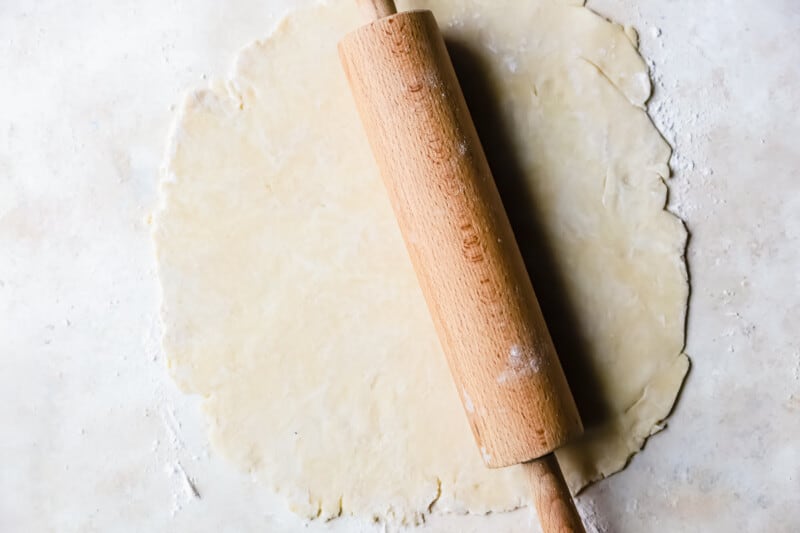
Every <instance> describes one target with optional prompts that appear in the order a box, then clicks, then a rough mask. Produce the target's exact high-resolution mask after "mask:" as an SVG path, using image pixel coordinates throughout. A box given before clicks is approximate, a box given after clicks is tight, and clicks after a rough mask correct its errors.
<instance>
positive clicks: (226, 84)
mask: <svg viewBox="0 0 800 533" xmlns="http://www.w3.org/2000/svg"><path fill="white" fill-rule="evenodd" d="M286 23H287V19H286V18H284V19H283V20H282V22H281V23H280V24H279V25H278V27H277V28H276V29H275V30H273V32H272V34H271V36H270V37H269V38H268V39H267V40H265V41H259V42H257V43H256V44H255V45H256V46H258V45H262V44H263V43H265V42H268V41H269V40H270V39H273V38H275V37H277V36H278V35H279V33H280V31H281V30H282V29H284V26H285V24H286ZM252 46H254V45H249V46H247V47H245V48H243V49H242V50H241V51H240V52H239V53H238V54H237V56H236V57H237V60H236V62H235V64H234V69H233V70H234V72H233V73H232V75H231V78H230V80H228V81H217V82H213V83H211V84H209V86H208V88H206V89H198V90H196V91H194V92H191V93H189V94H188V95H187V96H186V97H185V98H184V101H183V104H182V105H181V109H180V112H179V113H178V115H177V117H176V119H175V122H174V124H173V131H172V133H171V134H170V137H169V138H170V144H169V147H168V154H167V155H166V156H165V160H168V161H171V159H172V155H171V153H173V152H174V150H175V147H176V145H177V144H178V143H179V142H180V136H181V135H183V134H185V131H184V129H183V128H182V127H180V126H181V124H182V122H183V120H184V119H185V117H186V115H187V114H189V113H190V112H191V110H192V109H193V107H194V106H209V105H210V106H213V107H216V109H217V110H218V111H219V112H221V113H223V114H224V113H234V112H235V111H236V110H237V109H238V108H239V106H240V105H241V102H242V94H241V93H240V92H239V89H238V84H237V76H238V73H237V72H236V71H237V70H238V68H239V67H238V63H239V60H240V59H241V58H242V56H243V55H244V54H245V53H246V51H247V50H248V49H250V48H251V47H252ZM598 70H602V69H599V68H598ZM612 84H613V83H612ZM618 90H619V89H618ZM620 92H623V94H625V92H624V91H620ZM635 100H636V99H635V98H634V99H633V101H631V103H632V104H633V105H636V102H635ZM637 107H638V106H637ZM174 181H175V176H174V174H173V173H172V167H171V165H167V166H166V167H164V168H163V169H162V177H161V191H162V193H161V194H160V200H161V203H162V206H163V204H165V203H167V202H168V199H169V195H170V194H177V193H178V192H179V190H178V189H177V188H175V187H172V186H171V184H172V183H173V182H174ZM161 211H162V208H161V207H160V208H159V214H160V213H161ZM670 215H672V214H671V213H670ZM157 216H158V214H157ZM672 216H673V217H674V215H672ZM674 218H677V217H674ZM157 225H158V224H156V226H154V227H157ZM684 245H685V243H684ZM156 249H157V254H160V244H159V242H158V239H156ZM162 266H163V265H162V263H161V261H159V269H160V270H159V276H161V274H162V272H161V269H162ZM165 315H166V308H165V307H164V305H163V298H162V321H164V322H167V321H168V320H167V317H166V316H165ZM166 335H167V332H166V331H165V336H166ZM688 365H689V362H688V358H687V357H686V355H685V354H679V355H678V356H677V357H676V359H675V361H674V362H673V364H672V365H670V366H668V367H667V368H663V369H661V370H659V372H658V373H657V374H656V375H655V376H654V377H653V378H652V379H651V381H650V382H649V383H648V385H647V386H646V387H645V389H644V391H643V392H642V395H641V397H640V398H639V399H638V400H637V401H636V402H635V403H634V404H633V405H632V406H631V407H630V408H629V409H628V410H627V411H626V412H625V413H624V414H623V415H622V416H620V417H618V418H617V421H616V424H615V425H614V426H613V427H614V428H631V429H629V430H626V431H630V433H629V435H628V438H625V439H620V438H619V436H618V435H614V433H615V431H612V429H611V428H608V429H607V433H608V436H606V437H605V438H608V440H602V439H604V436H603V434H602V433H603V432H598V433H597V434H593V438H597V439H600V440H598V442H597V444H596V445H593V446H590V447H589V449H590V450H594V449H596V448H598V447H601V448H605V451H607V450H608V449H609V448H608V446H609V444H608V443H609V442H614V443H615V444H614V445H615V446H616V447H617V448H619V450H618V453H615V454H608V453H603V454H599V455H602V456H603V458H604V460H602V461H600V462H598V463H597V464H596V465H595V466H596V468H594V469H593V471H592V474H591V479H584V478H583V477H576V476H571V477H569V479H568V481H569V483H570V486H571V487H572V488H573V490H578V489H576V488H575V487H577V486H578V485H580V486H583V485H585V484H586V483H589V482H591V481H594V480H596V479H601V478H603V477H605V476H607V475H609V474H611V473H614V472H616V471H618V470H620V469H621V468H623V467H624V466H625V464H626V462H627V461H628V459H629V458H630V456H631V455H633V454H634V453H635V452H637V451H638V450H639V449H640V448H641V446H642V444H643V443H644V441H645V440H646V438H647V437H648V436H649V435H652V434H653V433H656V432H658V431H660V430H661V429H662V428H663V426H659V425H658V424H659V422H660V421H662V420H663V419H664V418H665V417H666V416H667V415H668V414H669V411H670V410H671V408H672V405H673V403H674V401H675V399H676V397H677V395H678V394H679V391H680V388H681V386H680V384H681V383H682V381H683V379H684V377H685V375H686V372H687V371H688ZM169 366H170V370H171V373H172V375H173V377H174V379H175V380H176V382H177V383H178V384H179V385H180V387H181V389H182V390H184V391H185V392H190V393H200V394H203V395H204V396H205V397H206V400H207V402H206V403H205V404H204V408H205V410H206V412H207V413H208V414H209V415H212V414H213V413H212V411H211V410H210V409H209V408H208V405H209V404H208V399H209V395H208V393H207V387H204V386H202V385H198V384H195V383H192V381H191V378H190V377H189V376H187V375H186V372H184V371H185V370H186V369H185V368H184V369H181V368H180V366H181V362H180V358H169ZM671 387H672V388H673V389H672V390H674V393H670V388H671ZM637 417H641V418H637ZM651 427H652V430H651ZM598 435H599V436H598ZM215 440H216V439H215ZM558 453H559V455H560V456H562V457H565V458H567V460H574V459H575V454H574V453H573V450H572V447H567V448H565V449H564V450H560V451H559V452H558ZM578 462H581V461H578ZM437 497H438V496H437ZM437 497H434V498H432V500H431V501H434V502H435V501H436V498H437ZM309 503H310V504H311V503H313V502H309ZM327 503H331V502H326V505H325V508H324V509H323V508H322V507H320V508H319V512H320V513H321V514H322V516H325V517H332V516H337V515H338V514H340V513H341V507H339V508H338V509H334V507H335V505H334V506H333V507H331V506H330V505H327ZM511 508H513V507H511ZM315 509H316V508H315ZM297 511H298V512H300V513H301V514H307V515H308V516H309V517H311V516H313V515H314V514H315V512H306V511H307V510H305V509H302V510H301V509H297ZM465 511H468V510H465ZM317 516H320V515H319V514H317ZM413 521H417V519H414V520H413Z"/></svg>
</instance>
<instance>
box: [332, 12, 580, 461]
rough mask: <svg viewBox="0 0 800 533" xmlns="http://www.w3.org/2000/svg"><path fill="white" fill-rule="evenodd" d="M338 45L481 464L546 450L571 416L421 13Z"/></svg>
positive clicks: (433, 28) (385, 22)
mask: <svg viewBox="0 0 800 533" xmlns="http://www.w3.org/2000/svg"><path fill="white" fill-rule="evenodd" d="M339 53H340V57H341V59H342V63H343V65H344V68H345V72H346V74H347V77H348V79H349V82H350V85H351V89H352V91H353V94H354V97H355V101H356V105H357V108H358V110H359V113H360V115H361V118H362V121H363V123H364V126H365V128H366V131H367V135H368V138H369V140H370V143H371V146H372V149H373V152H374V154H375V157H376V160H377V162H378V166H379V168H380V171H381V175H382V177H383V180H384V182H385V184H386V188H387V191H388V194H389V197H390V200H391V202H392V206H393V208H394V211H395V214H396V216H397V220H398V222H399V225H400V229H401V231H402V233H403V237H404V239H405V243H406V246H407V248H408V251H409V255H410V256H411V260H412V262H413V265H414V268H415V270H416V273H417V276H418V278H419V282H420V285H421V287H422V290H423V292H424V295H425V299H426V301H427V304H428V307H429V309H430V312H431V315H432V317H433V321H434V323H435V326H436V329H437V332H438V335H439V339H440V341H441V343H442V346H443V348H444V352H445V354H446V355H447V359H448V363H449V365H450V370H451V372H452V374H453V378H454V380H455V383H456V386H457V389H458V394H459V396H460V397H461V401H462V404H463V405H464V408H465V411H466V413H467V417H468V418H469V422H470V425H471V427H472V431H473V434H474V436H475V440H476V441H477V444H478V447H479V449H480V451H481V453H482V455H483V458H484V461H485V462H486V463H487V465H489V466H491V467H501V466H507V465H512V464H517V463H521V462H525V461H529V460H531V459H534V458H537V457H541V456H542V455H545V454H547V453H550V452H552V451H553V450H554V449H556V448H557V447H559V446H561V445H562V444H564V443H566V442H567V441H568V440H570V439H571V438H573V437H575V436H576V435H578V434H580V433H581V431H582V426H581V422H580V418H579V416H578V411H577V409H576V407H575V403H574V400H573V398H572V395H571V393H570V391H569V387H568V385H567V382H566V379H565V377H564V373H563V371H562V369H561V365H560V363H559V361H558V357H557V355H556V353H555V349H554V347H553V343H552V341H551V339H550V335H549V334H548V331H547V327H546V325H545V323H544V319H543V318H542V314H541V311H540V309H539V305H538V303H537V301H536V296H535V294H534V291H533V287H532V286H531V282H530V279H529V278H528V274H527V271H526V269H525V266H524V263H523V261H522V257H521V255H520V252H519V249H518V247H517V244H516V241H515V239H514V235H513V233H512V230H511V226H510V224H509V221H508V218H507V216H506V213H505V210H504V209H503V205H502V202H501V200H500V197H499V194H498V192H497V188H496V186H495V183H494V179H493V178H492V176H491V173H490V170H489V166H488V164H487V161H486V157H485V155H484V153H483V150H482V148H481V146H480V142H479V140H478V136H477V133H476V131H475V127H474V125H473V123H472V119H471V118H470V115H469V111H468V109H467V106H466V103H465V101H464V97H463V95H462V93H461V89H460V87H459V84H458V80H457V79H456V75H455V72H454V70H453V66H452V64H451V62H450V58H449V56H448V53H447V49H446V47H445V43H444V40H443V38H442V36H441V34H440V33H439V30H438V27H437V24H436V21H435V19H434V17H433V15H432V14H431V13H430V12H429V11H412V12H403V13H400V14H397V15H392V16H389V17H386V18H381V19H380V20H377V21H375V22H373V23H372V24H370V25H368V26H365V27H363V28H360V29H359V30H356V31H355V32H353V33H351V34H349V35H348V36H346V37H345V38H344V39H343V40H342V42H341V43H340V45H339ZM398 319H399V320H402V317H398Z"/></svg>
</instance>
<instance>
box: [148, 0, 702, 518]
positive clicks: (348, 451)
mask: <svg viewBox="0 0 800 533" xmlns="http://www.w3.org/2000/svg"><path fill="white" fill-rule="evenodd" d="M400 7H401V8H410V7H423V8H432V9H433V10H434V12H435V14H436V16H437V18H438V20H439V23H440V25H441V27H442V29H443V31H444V33H445V36H446V38H447V39H448V41H449V43H450V45H451V49H452V51H453V56H454V58H455V59H454V61H455V63H456V66H457V70H458V71H459V75H460V77H461V79H462V83H463V85H464V89H465V93H466V94H467V99H468V102H469V104H470V106H471V107H472V108H473V109H472V111H473V114H474V115H475V118H476V122H477V124H478V127H479V132H480V133H481V136H482V137H483V139H484V143H485V147H486V150H487V152H488V155H489V158H490V163H491V165H492V167H493V170H494V173H495V178H496V180H497V182H498V185H499V188H500V189H501V193H504V200H505V201H506V206H507V208H508V210H509V213H510V216H511V219H512V223H513V224H514V225H515V231H517V237H518V241H519V243H520V247H521V249H522V250H523V254H524V255H525V256H526V260H527V261H528V264H529V270H530V271H531V276H532V279H533V284H534V287H535V288H536V291H537V293H538V294H539V299H540V302H541V304H542V307H543V309H544V312H545V317H546V319H547V320H548V324H549V325H550V328H551V331H552V332H553V336H554V339H555V341H556V347H557V349H558V350H559V353H560V357H561V359H562V362H563V365H564V367H565V369H566V371H567V374H568V378H569V380H570V384H571V387H572V389H573V392H574V393H575V396H576V397H577V400H578V404H579V407H580V409H581V412H582V415H583V418H584V423H585V425H586V426H587V431H586V434H585V436H584V437H583V438H582V439H581V440H579V441H578V442H575V443H573V444H571V445H569V446H568V447H566V448H564V449H562V450H559V452H558V457H559V461H560V462H561V464H562V466H563V470H564V472H565V474H566V477H567V480H568V483H569V485H570V487H571V488H572V490H573V491H577V490H579V489H580V488H581V487H583V486H585V485H586V484H587V483H589V482H591V481H593V480H596V479H599V478H602V477H604V476H607V475H610V474H612V473H614V472H616V471H618V470H620V469H621V468H623V467H624V465H625V463H626V462H627V460H628V458H629V457H630V456H631V455H632V454H633V453H635V452H636V451H638V450H639V449H640V448H641V446H642V444H643V443H644V440H645V439H646V438H647V437H648V436H649V435H651V434H652V433H654V432H656V431H658V430H660V429H661V428H662V427H663V426H662V424H661V422H662V421H663V419H664V418H665V417H666V416H667V415H668V414H669V411H670V409H671V408H672V405H673V403H674V401H675V398H676V395H677V394H678V391H679V389H680V386H681V383H682V381H683V378H684V376H685V374H686V372H687V370H688V365H689V363H688V358H687V357H686V355H684V354H683V353H682V349H683V343H684V319H685V312H686V304H687V297H688V281H687V274H686V268H685V262H684V258H683V253H684V248H685V243H686V231H685V229H684V227H683V224H682V222H681V221H680V220H679V219H677V218H676V217H675V216H673V215H672V214H670V213H668V212H667V211H665V210H664V205H665V200H666V194H667V189H666V186H665V184H664V181H663V180H664V178H666V177H667V176H668V174H669V169H668V166H667V162H668V160H669V157H670V148H669V146H668V145H667V143H666V142H665V141H664V140H663V139H662V138H661V136H660V135H659V133H658V131H657V130H656V129H655V127H654V126H653V125H652V123H651V122H650V120H649V118H648V116H647V114H646V112H645V110H644V105H645V102H646V100H647V99H648V97H649V95H650V81H649V78H648V73H647V67H646V65H645V63H644V62H643V60H642V58H641V57H640V56H639V54H638V52H637V49H636V43H635V32H633V31H631V30H627V31H626V30H625V29H624V28H622V27H621V26H618V25H616V24H613V23H610V22H608V21H606V20H604V19H602V18H601V17H599V16H597V15H595V14H594V13H592V12H591V11H589V10H588V9H586V8H584V7H583V6H582V2H581V1H564V0H561V1H559V0H528V1H526V2H517V1H514V0H502V1H497V0H493V1H491V2H489V1H488V0H486V1H477V0H460V1H456V0H441V1H437V2H435V3H430V5H429V3H428V2H421V1H418V2H413V3H406V4H405V5H403V4H402V3H401V6H400ZM361 22H362V21H361V19H360V16H359V13H358V11H357V8H356V7H355V2H352V0H341V1H336V2H330V3H328V4H323V5H319V6H315V7H312V8H308V9H305V10H301V11H297V12H294V13H293V14H291V15H290V16H289V17H288V18H286V19H285V20H284V21H283V22H282V23H281V24H280V25H279V26H278V28H277V29H276V30H275V32H274V33H273V34H272V35H271V36H270V37H269V38H268V39H266V40H265V41H261V42H256V43H254V44H252V45H250V46H248V47H246V48H245V49H244V50H242V51H241V52H240V53H239V55H238V58H237V60H236V64H235V67H234V69H233V73H232V75H231V77H230V79H229V80H227V81H216V82H213V83H211V84H210V86H209V87H208V88H205V89H202V90H198V91H194V92H192V93H191V94H189V95H188V97H187V98H186V100H185V102H184V103H183V105H182V108H181V110H180V114H179V117H178V119H177V122H176V125H175V128H174V131H173V133H172V135H171V138H170V142H169V149H168V154H167V158H166V164H165V167H164V172H163V175H162V182H161V183H162V204H161V206H160V208H159V210H158V213H157V215H156V219H155V239H156V243H157V254H158V264H159V276H160V279H161V284H162V287H163V307H162V312H163V322H164V328H165V335H164V348H165V350H166V353H167V355H168V360H169V366H170V370H171V372H172V375H173V376H174V378H175V380H176V381H177V382H178V383H179V384H180V386H181V388H182V389H183V390H185V391H186V392H189V393H195V394H201V395H202V396H203V397H204V398H205V400H204V408H205V411H206V413H207V414H208V419H209V424H210V427H211V434H212V440H213V442H214V445H215V447H216V448H217V449H218V450H220V452H221V453H222V454H224V455H225V456H227V457H228V458H230V459H232V460H233V461H234V462H235V463H236V464H238V465H240V466H241V467H242V468H244V469H247V470H250V471H253V472H255V473H257V474H258V475H259V476H260V477H261V478H262V479H263V481H264V482H265V483H266V484H268V485H269V486H271V487H273V488H274V490H276V491H278V492H280V493H281V494H283V495H284V496H285V498H286V499H287V500H288V502H289V503H290V505H291V507H292V508H293V509H294V510H295V511H296V512H298V513H300V514H302V515H304V516H307V517H322V518H331V517H335V516H337V515H339V514H341V513H343V512H344V513H348V514H356V515H363V516H368V517H370V516H371V517H375V518H378V519H388V520H399V521H406V522H415V521H419V520H420V519H421V517H422V516H423V515H424V514H425V513H427V512H429V511H430V510H431V509H433V508H434V507H435V509H436V510H437V511H456V512H474V513H485V512H488V511H502V510H507V509H512V508H515V507H518V506H520V505H523V504H525V503H526V502H527V501H528V499H529V495H528V487H527V482H526V480H525V478H524V476H523V474H522V471H521V469H520V468H518V467H511V468H506V469H499V470H489V469H487V468H486V467H484V465H483V462H482V460H481V457H480V453H479V451H478V450H477V448H476V446H475V444H474V441H473V438H472V435H471V433H470V430H469V428H468V425H467V422H466V419H465V416H464V414H463V412H462V407H461V404H460V402H459V398H458V397H457V394H458V393H457V391H456V389H455V387H454V385H453V383H452V382H451V378H450V375H449V373H448V370H447V366H446V363H445V358H444V356H443V354H442V353H441V349H440V347H439V343H438V341H437V339H436V335H435V332H434V328H433V325H432V323H431V319H430V318H429V316H428V312H427V309H426V306H425V303H424V301H423V298H422V294H421V292H420V289H419V287H418V286H417V281H416V279H415V276H414V273H413V271H412V268H411V264H410V262H409V259H408V256H407V254H406V251H405V248H404V246H403V242H402V240H401V237H400V234H399V231H398V228H397V225H396V223H395V220H394V218H393V215H392V212H391V210H390V206H389V203H388V200H387V198H386V194H385V192H384V189H383V185H382V183H381V181H380V179H379V176H378V173H377V170H376V166H375V163H374V161H373V159H372V155H371V153H370V149H369V146H368V144H367V142H366V139H365V136H364V133H363V130H362V127H361V124H360V122H359V120H358V117H357V115H356V111H355V108H354V104H353V101H352V98H351V96H350V93H349V91H348V88H347V85H346V82H345V79H344V76H343V73H342V69H341V67H340V64H339V61H338V58H337V52H336V44H337V41H338V40H339V39H340V38H341V37H342V36H343V35H344V34H345V33H346V32H348V31H350V30H352V29H355V28H356V27H357V26H359V25H360V24H361ZM487 95H489V96H488V97H487V98H486V99H485V101H482V100H481V98H482V97H486V96H487ZM482 102H483V103H482ZM531 228H535V230H533V229H531Z"/></svg>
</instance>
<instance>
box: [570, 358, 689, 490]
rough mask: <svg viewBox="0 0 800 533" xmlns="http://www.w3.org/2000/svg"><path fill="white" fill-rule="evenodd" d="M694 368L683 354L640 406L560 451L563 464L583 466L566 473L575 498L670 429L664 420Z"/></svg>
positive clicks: (655, 380) (656, 378) (655, 379)
mask: <svg viewBox="0 0 800 533" xmlns="http://www.w3.org/2000/svg"><path fill="white" fill-rule="evenodd" d="M690 366H691V363H690V360H689V357H688V355H686V354H685V353H681V354H679V355H678V356H677V357H676V358H675V360H674V361H673V363H672V364H671V365H669V366H668V367H666V368H663V369H661V370H660V371H659V372H658V373H657V374H656V375H655V376H654V377H653V379H651V380H650V382H649V383H648V384H647V387H645V389H644V390H643V391H642V395H641V397H640V398H639V399H638V400H637V401H636V403H634V404H633V405H632V406H631V407H630V408H628V410H627V411H625V413H623V414H622V415H621V416H619V417H617V419H616V420H615V421H614V422H613V423H609V424H608V425H606V426H604V427H602V428H600V429H595V430H589V431H587V433H586V434H585V436H584V438H582V439H579V440H578V441H576V442H575V443H572V444H569V445H567V446H564V447H563V448H560V449H559V450H558V451H557V452H556V456H557V457H558V459H559V461H563V462H568V463H571V464H580V465H583V466H582V468H581V469H575V470H567V471H565V478H566V480H567V484H568V485H569V487H570V491H572V493H573V495H575V494H578V493H580V492H581V491H582V490H583V489H584V488H586V487H587V486H588V485H590V484H591V483H593V482H595V481H598V480H601V479H603V478H605V477H608V476H610V475H612V474H615V473H617V472H619V471H621V470H622V469H623V468H625V466H626V465H627V464H628V461H629V460H630V459H631V458H632V457H633V456H634V455H635V454H636V453H638V452H639V451H640V450H641V449H642V447H643V446H644V443H645V441H646V440H647V439H648V438H649V437H650V436H652V435H655V434H656V433H658V432H660V431H662V430H663V429H664V428H666V424H664V423H663V421H664V420H665V419H666V418H668V417H669V415H670V413H671V412H672V409H673V408H674V406H675V403H676V400H677V398H678V396H679V395H680V392H681V390H682V388H683V382H684V380H685V378H686V375H687V374H688V372H689V368H690ZM619 428H623V429H619ZM579 472H583V473H584V475H580V474H579Z"/></svg>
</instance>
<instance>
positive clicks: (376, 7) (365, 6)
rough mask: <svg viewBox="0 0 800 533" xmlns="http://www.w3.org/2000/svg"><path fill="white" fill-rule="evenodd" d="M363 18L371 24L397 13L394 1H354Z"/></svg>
mask: <svg viewBox="0 0 800 533" xmlns="http://www.w3.org/2000/svg"><path fill="white" fill-rule="evenodd" d="M356 2H357V3H358V7H360V8H361V11H362V12H363V13H364V18H366V19H367V20H369V21H370V22H372V21H373V20H378V19H382V18H384V17H388V16H390V15H394V14H395V13H397V7H396V6H395V5H394V0H356Z"/></svg>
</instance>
